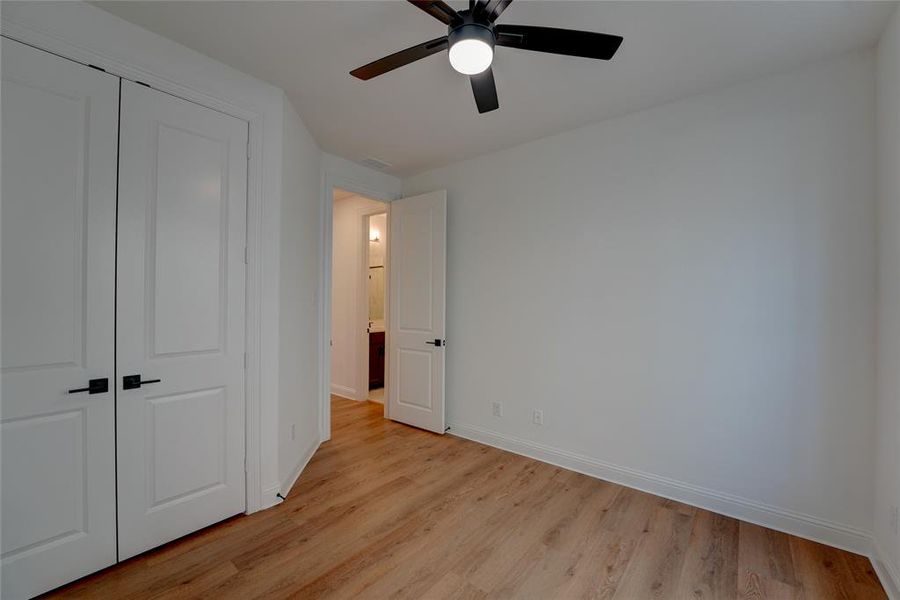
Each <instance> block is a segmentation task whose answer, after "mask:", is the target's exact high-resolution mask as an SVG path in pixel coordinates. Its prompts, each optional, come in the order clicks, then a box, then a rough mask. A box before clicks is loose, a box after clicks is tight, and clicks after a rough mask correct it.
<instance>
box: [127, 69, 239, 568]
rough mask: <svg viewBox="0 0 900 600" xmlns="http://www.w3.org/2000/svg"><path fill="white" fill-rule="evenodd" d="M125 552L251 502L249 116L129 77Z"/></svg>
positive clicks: (201, 524)
mask: <svg viewBox="0 0 900 600" xmlns="http://www.w3.org/2000/svg"><path fill="white" fill-rule="evenodd" d="M119 177H120V181H119V221H118V222H119V230H118V240H119V241H118V261H117V264H118V267H117V268H118V284H117V288H116V289H117V315H116V385H117V386H118V394H117V411H116V419H117V439H118V444H117V448H118V463H117V466H118V491H119V492H118V498H119V559H120V560H124V559H126V558H128V557H130V556H134V555H135V554H137V553H139V552H143V551H144V550H147V549H149V548H152V547H154V546H158V545H160V544H163V543H165V542H167V541H169V540H172V539H175V538H177V537H180V536H182V535H185V534H187V533H190V532H191V531H195V530H197V529H200V528H201V527H205V526H207V525H210V524H212V523H215V522H216V521H219V520H221V519H224V518H226V517H229V516H231V515H234V514H236V513H240V512H243V511H244V508H245V505H246V504H245V492H244V490H245V476H244V294H245V288H244V277H245V275H244V269H245V265H244V244H245V229H246V198H247V123H246V122H245V121H241V120H239V119H235V118H233V117H230V116H228V115H225V114H222V113H220V112H217V111H214V110H211V109H208V108H204V107H201V106H198V105H196V104H193V103H191V102H188V101H186V100H181V99H180V98H176V97H174V96H170V95H168V94H164V93H162V92H158V91H156V90H152V89H150V88H147V87H145V86H141V85H138V84H135V83H132V82H129V81H123V82H122V129H121V147H120V162H119Z"/></svg>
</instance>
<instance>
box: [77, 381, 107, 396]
mask: <svg viewBox="0 0 900 600" xmlns="http://www.w3.org/2000/svg"><path fill="white" fill-rule="evenodd" d="M108 391H109V379H107V378H106V377H103V378H102V379H91V380H90V381H88V386H87V387H85V388H75V389H74V390H69V393H70V394H78V393H81V392H87V393H88V394H105V393H106V392H108Z"/></svg>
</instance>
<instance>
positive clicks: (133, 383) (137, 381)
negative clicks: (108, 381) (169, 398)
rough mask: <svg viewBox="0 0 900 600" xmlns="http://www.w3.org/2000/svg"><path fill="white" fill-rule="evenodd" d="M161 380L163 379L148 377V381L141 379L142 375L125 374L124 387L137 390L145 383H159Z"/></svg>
mask: <svg viewBox="0 0 900 600" xmlns="http://www.w3.org/2000/svg"><path fill="white" fill-rule="evenodd" d="M160 381H162V379H148V380H146V381H141V376H140V375H125V376H123V377H122V389H123V390H136V389H137V388H139V387H141V386H142V385H143V384H145V383H159V382H160Z"/></svg>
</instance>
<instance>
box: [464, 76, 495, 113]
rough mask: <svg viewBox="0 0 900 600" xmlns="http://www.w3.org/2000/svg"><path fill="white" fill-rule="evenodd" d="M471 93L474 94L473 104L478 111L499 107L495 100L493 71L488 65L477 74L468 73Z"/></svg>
mask: <svg viewBox="0 0 900 600" xmlns="http://www.w3.org/2000/svg"><path fill="white" fill-rule="evenodd" d="M469 81H471V82H472V93H473V94H475V104H477V105H478V112H479V113H486V112H491V111H492V110H497V109H498V108H500V102H499V100H497V85H496V84H495V83H494V72H493V71H492V70H491V68H490V67H488V69H487V70H486V71H484V72H483V73H479V74H478V75H470V76H469Z"/></svg>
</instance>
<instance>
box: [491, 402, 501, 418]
mask: <svg viewBox="0 0 900 600" xmlns="http://www.w3.org/2000/svg"><path fill="white" fill-rule="evenodd" d="M491 412H492V413H493V415H494V416H495V417H502V416H503V404H502V403H500V402H491Z"/></svg>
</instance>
